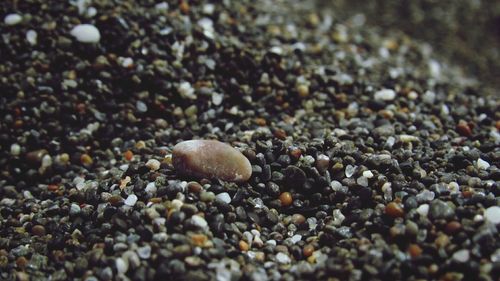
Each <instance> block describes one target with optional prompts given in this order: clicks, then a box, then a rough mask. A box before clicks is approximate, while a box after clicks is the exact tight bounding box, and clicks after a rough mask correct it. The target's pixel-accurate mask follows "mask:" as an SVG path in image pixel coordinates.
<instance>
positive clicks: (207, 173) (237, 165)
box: [172, 140, 252, 182]
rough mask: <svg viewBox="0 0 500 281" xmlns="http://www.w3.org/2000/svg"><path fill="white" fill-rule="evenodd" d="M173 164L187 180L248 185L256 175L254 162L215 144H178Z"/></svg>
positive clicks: (209, 142) (192, 141) (222, 145)
mask: <svg viewBox="0 0 500 281" xmlns="http://www.w3.org/2000/svg"><path fill="white" fill-rule="evenodd" d="M172 162H173V165H174V167H175V169H176V170H177V171H178V172H179V173H181V174H184V175H186V176H193V177H199V178H218V179H221V180H225V181H232V182H245V181H247V180H248V179H249V178H250V176H251V175H252V166H251V165H250V161H248V159H247V158H246V157H245V156H244V155H243V154H242V153H241V152H239V151H238V150H237V149H235V148H233V147H232V146H230V145H228V144H225V143H222V142H219V141H215V140H190V141H184V142H180V143H178V144H177V145H175V147H174V149H173V158H172Z"/></svg>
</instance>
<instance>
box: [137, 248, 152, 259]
mask: <svg viewBox="0 0 500 281" xmlns="http://www.w3.org/2000/svg"><path fill="white" fill-rule="evenodd" d="M137 254H138V255H139V257H140V258H141V259H144V260H146V259H149V257H150V256H151V246H149V245H146V246H144V247H140V248H138V249H137Z"/></svg>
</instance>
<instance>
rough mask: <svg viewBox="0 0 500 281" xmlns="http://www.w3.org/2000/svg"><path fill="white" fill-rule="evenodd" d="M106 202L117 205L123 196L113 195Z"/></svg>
mask: <svg viewBox="0 0 500 281" xmlns="http://www.w3.org/2000/svg"><path fill="white" fill-rule="evenodd" d="M108 202H109V204H111V205H115V206H116V205H118V204H120V203H122V202H123V198H122V197H121V196H120V195H113V196H111V197H109V198H108Z"/></svg>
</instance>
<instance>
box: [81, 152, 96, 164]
mask: <svg viewBox="0 0 500 281" xmlns="http://www.w3.org/2000/svg"><path fill="white" fill-rule="evenodd" d="M80 161H81V162H82V164H83V165H86V166H89V165H92V163H94V160H93V159H92V157H90V155H88V154H86V153H84V154H82V156H80Z"/></svg>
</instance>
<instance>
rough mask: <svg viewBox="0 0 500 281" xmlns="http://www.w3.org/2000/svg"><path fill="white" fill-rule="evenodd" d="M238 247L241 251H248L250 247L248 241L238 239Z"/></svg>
mask: <svg viewBox="0 0 500 281" xmlns="http://www.w3.org/2000/svg"><path fill="white" fill-rule="evenodd" d="M239 247H240V250H241V251H243V252H246V251H248V249H249V248H250V246H248V243H247V242H245V241H243V240H240V242H239Z"/></svg>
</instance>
